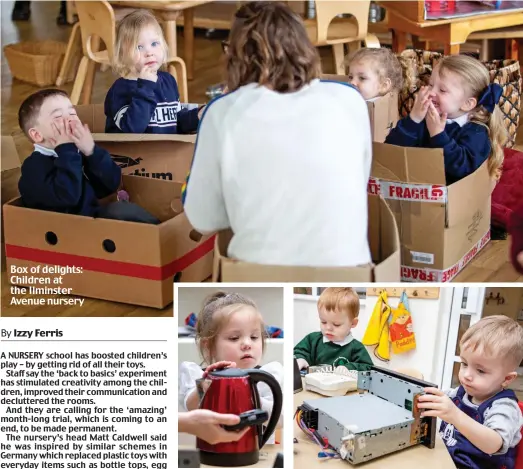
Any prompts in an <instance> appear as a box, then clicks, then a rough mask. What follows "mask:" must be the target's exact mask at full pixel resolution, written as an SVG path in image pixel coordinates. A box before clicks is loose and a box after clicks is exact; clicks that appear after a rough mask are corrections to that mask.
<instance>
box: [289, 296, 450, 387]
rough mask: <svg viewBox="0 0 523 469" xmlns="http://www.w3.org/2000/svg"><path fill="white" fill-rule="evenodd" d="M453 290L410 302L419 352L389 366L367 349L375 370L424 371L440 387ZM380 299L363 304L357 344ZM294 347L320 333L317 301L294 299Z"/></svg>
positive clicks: (393, 360) (355, 331)
mask: <svg viewBox="0 0 523 469" xmlns="http://www.w3.org/2000/svg"><path fill="white" fill-rule="evenodd" d="M448 295H452V291H451V289H450V288H449V289H440V296H439V298H438V299H410V298H409V303H410V312H411V314H412V321H413V325H414V333H415V335H416V349H415V350H412V351H409V352H405V353H403V354H400V355H395V354H392V353H391V359H390V362H388V363H387V362H382V361H380V360H379V359H377V358H376V357H375V356H374V352H373V347H367V350H368V351H369V354H370V356H371V357H372V360H373V362H374V364H375V365H376V366H381V367H384V368H390V369H399V368H415V369H417V370H419V371H421V372H422V373H423V375H424V378H425V380H426V381H429V382H433V383H435V384H437V385H438V386H440V384H441V379H442V366H443V360H442V359H441V356H442V354H444V350H445V347H446V338H447V335H446V334H447V329H448V326H447V324H448V317H449V311H448V309H449V308H450V301H447V300H448ZM377 299H378V297H376V296H369V297H367V298H366V299H362V300H361V307H360V314H359V319H360V320H359V324H358V326H357V327H355V328H354V329H353V330H352V333H353V335H354V337H355V338H356V339H357V340H360V341H361V340H362V338H363V335H364V333H365V330H366V328H367V325H368V322H369V319H370V317H371V315H372V311H373V308H374V305H375V304H376V301H377ZM398 303H399V298H390V299H389V304H390V306H391V307H396V306H397V305H398ZM294 318H295V319H294V345H295V344H297V343H298V342H299V341H300V340H301V339H302V338H303V337H304V336H305V335H307V334H309V333H311V332H314V331H319V330H320V329H319V320H318V313H317V309H316V299H314V300H313V301H312V298H302V297H295V299H294Z"/></svg>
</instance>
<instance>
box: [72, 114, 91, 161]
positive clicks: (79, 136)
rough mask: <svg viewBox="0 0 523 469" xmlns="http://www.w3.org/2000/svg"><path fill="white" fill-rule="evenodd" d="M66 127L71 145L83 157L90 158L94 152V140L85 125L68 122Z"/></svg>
mask: <svg viewBox="0 0 523 469" xmlns="http://www.w3.org/2000/svg"><path fill="white" fill-rule="evenodd" d="M68 127H69V129H70V133H71V139H72V141H73V143H74V144H75V145H76V146H77V147H78V149H79V150H80V151H81V152H82V153H83V154H84V155H85V156H91V155H92V154H93V152H94V140H93V136H92V134H91V131H90V130H89V127H88V126H87V124H83V125H82V123H81V122H80V121H79V120H70V121H69V122H68Z"/></svg>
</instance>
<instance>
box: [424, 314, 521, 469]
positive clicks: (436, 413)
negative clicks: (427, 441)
mask: <svg viewBox="0 0 523 469" xmlns="http://www.w3.org/2000/svg"><path fill="white" fill-rule="evenodd" d="M460 356H461V368H460V371H459V381H460V383H461V385H460V386H459V387H458V388H456V389H451V390H450V391H447V392H446V393H444V392H443V391H440V390H438V389H436V388H426V389H425V391H426V392H427V394H425V395H423V396H420V397H419V404H418V407H419V408H420V409H422V416H426V417H439V418H440V419H441V420H442V422H441V427H440V435H441V437H442V439H443V441H444V442H445V444H446V445H447V449H448V450H449V453H450V455H451V456H452V459H453V461H454V464H456V467H458V468H468V469H501V468H504V469H513V468H514V467H515V460H516V450H517V448H516V447H517V444H518V443H519V441H520V440H521V426H522V425H523V417H522V414H521V410H520V408H519V406H518V399H517V397H516V394H515V393H514V391H512V390H509V389H506V388H507V386H508V385H509V384H510V383H511V382H512V381H514V379H516V377H517V372H516V369H517V367H518V366H519V364H520V363H521V360H522V359H523V328H522V327H521V326H520V325H519V324H518V323H517V322H516V321H514V320H512V319H510V318H508V317H506V316H489V317H486V318H483V319H481V320H480V321H479V322H478V323H476V324H475V325H474V326H472V327H471V328H469V329H468V330H467V331H466V332H465V334H464V335H463V338H462V339H461V342H460Z"/></svg>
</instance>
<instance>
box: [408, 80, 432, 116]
mask: <svg viewBox="0 0 523 469" xmlns="http://www.w3.org/2000/svg"><path fill="white" fill-rule="evenodd" d="M429 94H430V91H429V89H428V88H427V87H426V86H422V87H421V89H420V91H419V93H418V94H417V95H416V99H415V100H414V106H412V110H411V111H410V118H411V119H412V120H413V121H414V122H416V123H418V124H419V123H420V122H421V121H422V120H423V119H425V116H426V115H427V111H428V109H429V105H430V104H431V100H430V96H429Z"/></svg>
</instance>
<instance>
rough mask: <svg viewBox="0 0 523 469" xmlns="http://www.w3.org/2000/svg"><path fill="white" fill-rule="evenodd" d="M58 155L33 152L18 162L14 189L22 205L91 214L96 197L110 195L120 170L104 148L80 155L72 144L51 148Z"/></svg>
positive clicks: (96, 200) (116, 186) (119, 177)
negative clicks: (18, 166)
mask: <svg viewBox="0 0 523 469" xmlns="http://www.w3.org/2000/svg"><path fill="white" fill-rule="evenodd" d="M55 152H56V153H57V155H58V157H56V156H53V155H44V154H43V153H40V152H38V151H34V152H33V153H31V155H30V156H29V157H28V158H27V159H26V160H25V161H24V162H23V164H22V175H21V176H20V181H19V182H18V189H19V190H20V195H21V196H22V201H23V203H24V205H25V206H26V207H29V208H36V209H42V210H51V211H54V212H63V213H72V214H77V215H86V216H91V217H95V216H96V215H97V213H98V209H99V203H98V199H101V198H103V197H107V196H108V195H111V194H114V193H115V192H116V191H117V190H118V187H119V186H120V182H121V180H122V170H121V169H120V167H119V166H118V165H117V164H116V163H114V162H113V160H111V156H110V155H109V153H107V151H106V150H104V149H102V148H100V147H97V146H96V145H95V147H94V153H93V154H92V155H91V156H89V157H86V156H84V155H82V154H81V153H80V152H79V151H78V148H76V145H75V144H74V143H64V144H62V145H58V146H57V147H56V148H55Z"/></svg>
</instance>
